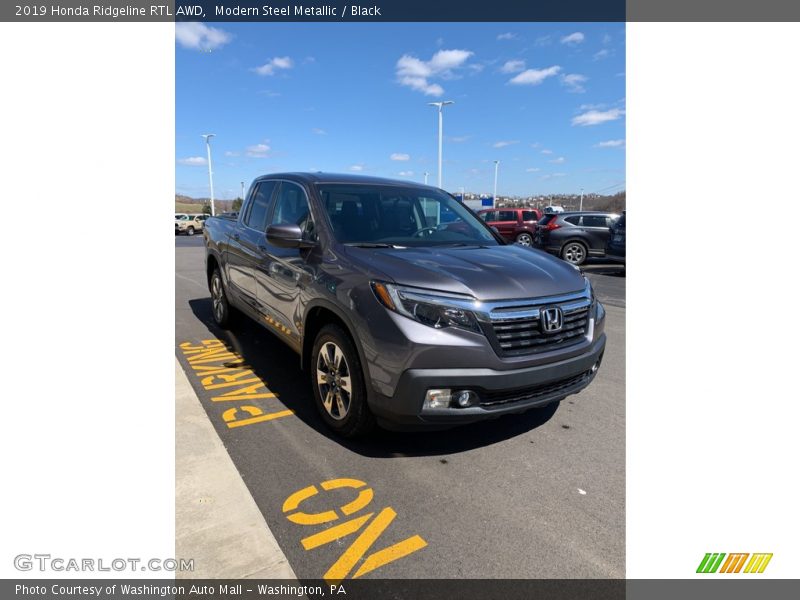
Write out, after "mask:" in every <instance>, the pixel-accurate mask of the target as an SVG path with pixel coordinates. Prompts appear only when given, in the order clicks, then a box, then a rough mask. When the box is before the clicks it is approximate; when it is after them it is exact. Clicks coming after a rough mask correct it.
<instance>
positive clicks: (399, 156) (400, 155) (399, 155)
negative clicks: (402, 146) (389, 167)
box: [389, 152, 411, 160]
mask: <svg viewBox="0 0 800 600" xmlns="http://www.w3.org/2000/svg"><path fill="white" fill-rule="evenodd" d="M389 158H391V159H392V160H409V159H410V158H411V156H409V155H408V154H405V153H403V152H395V153H394V154H392V155H391V156H390V157H389Z"/></svg>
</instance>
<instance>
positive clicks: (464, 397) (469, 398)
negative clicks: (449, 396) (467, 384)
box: [453, 390, 478, 408]
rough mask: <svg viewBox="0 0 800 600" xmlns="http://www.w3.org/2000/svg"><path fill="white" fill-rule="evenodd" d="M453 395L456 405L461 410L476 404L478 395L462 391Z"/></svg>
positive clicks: (469, 391)
mask: <svg viewBox="0 0 800 600" xmlns="http://www.w3.org/2000/svg"><path fill="white" fill-rule="evenodd" d="M453 395H454V396H455V399H456V403H457V404H458V405H459V406H460V407H461V408H466V407H467V406H472V405H473V404H477V403H478V394H476V393H475V392H473V391H471V390H462V391H460V392H456V393H455V394H453Z"/></svg>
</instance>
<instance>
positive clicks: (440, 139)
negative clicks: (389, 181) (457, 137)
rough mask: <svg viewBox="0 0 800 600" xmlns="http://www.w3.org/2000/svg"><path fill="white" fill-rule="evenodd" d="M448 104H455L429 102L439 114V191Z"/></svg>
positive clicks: (447, 101)
mask: <svg viewBox="0 0 800 600" xmlns="http://www.w3.org/2000/svg"><path fill="white" fill-rule="evenodd" d="M448 104H455V102H453V101H452V100H445V101H444V102H428V105H430V106H435V107H436V109H437V112H438V113H439V189H441V187H442V109H443V108H444V107H445V106H447V105H448Z"/></svg>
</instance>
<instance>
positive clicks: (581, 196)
mask: <svg viewBox="0 0 800 600" xmlns="http://www.w3.org/2000/svg"><path fill="white" fill-rule="evenodd" d="M580 210H581V211H582V210H583V188H581V208H580Z"/></svg>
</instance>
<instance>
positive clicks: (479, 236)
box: [318, 184, 498, 246]
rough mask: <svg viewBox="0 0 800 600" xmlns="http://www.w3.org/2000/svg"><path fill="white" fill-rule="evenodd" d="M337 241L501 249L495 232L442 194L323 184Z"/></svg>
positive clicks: (403, 188) (421, 189) (366, 186)
mask: <svg viewBox="0 0 800 600" xmlns="http://www.w3.org/2000/svg"><path fill="white" fill-rule="evenodd" d="M318 189H319V194H320V198H321V199H322V204H323V206H324V207H325V212H326V213H327V215H328V219H329V221H330V224H331V226H332V227H333V231H334V234H335V236H336V239H337V240H339V241H340V242H342V243H344V244H351V245H367V246H368V245H380V246H382V245H388V246H444V245H458V246H463V245H470V246H472V245H481V246H496V245H498V242H497V240H496V239H495V237H494V236H493V235H492V232H491V231H490V230H489V229H488V227H486V225H484V224H483V223H482V222H481V221H480V220H479V219H477V218H476V217H475V216H474V215H473V214H472V213H471V212H470V211H469V210H468V209H466V208H465V207H464V206H462V205H461V204H460V203H459V202H458V201H457V200H455V199H453V198H451V197H450V196H449V195H447V194H446V193H444V192H441V191H439V190H431V189H423V188H413V187H408V188H405V187H396V186H392V185H371V184H356V185H353V184H321V185H319V186H318Z"/></svg>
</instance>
